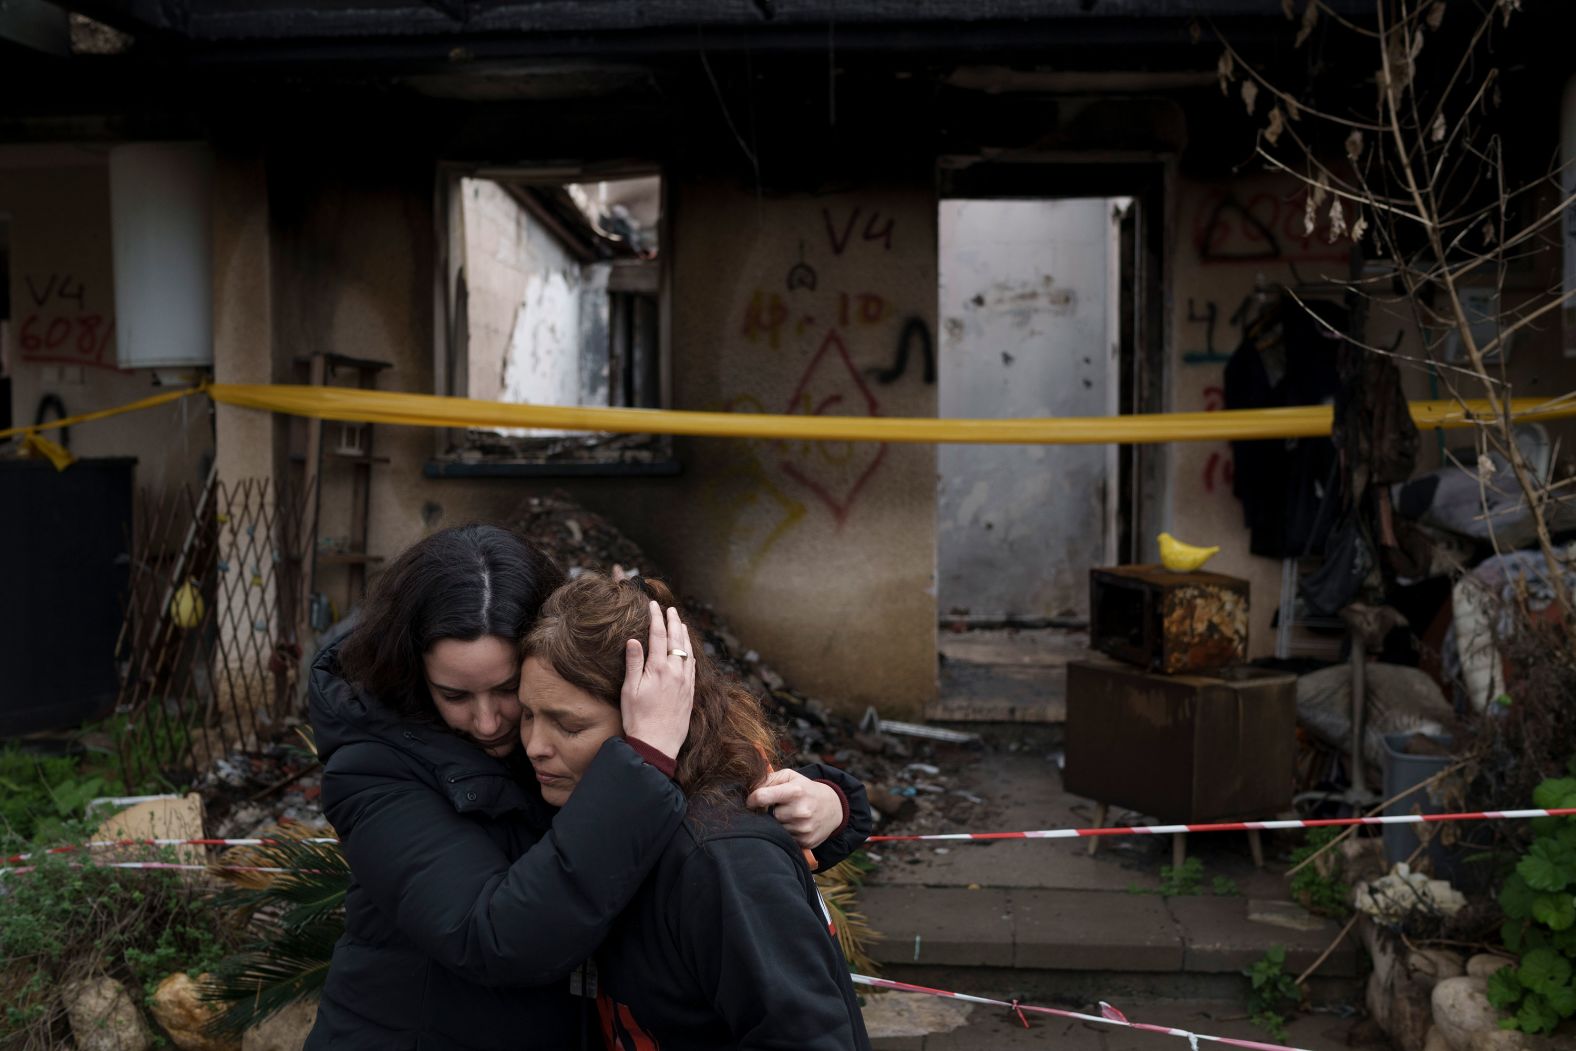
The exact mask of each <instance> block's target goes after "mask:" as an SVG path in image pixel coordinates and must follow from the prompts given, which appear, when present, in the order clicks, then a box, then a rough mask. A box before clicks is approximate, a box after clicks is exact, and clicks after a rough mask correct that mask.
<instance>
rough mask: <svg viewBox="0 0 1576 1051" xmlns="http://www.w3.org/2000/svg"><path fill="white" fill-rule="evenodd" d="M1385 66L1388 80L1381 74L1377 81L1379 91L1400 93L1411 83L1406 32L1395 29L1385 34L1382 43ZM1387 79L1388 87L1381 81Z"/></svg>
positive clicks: (1410, 47) (1409, 43) (1410, 56)
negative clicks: (1386, 88) (1388, 90)
mask: <svg viewBox="0 0 1576 1051" xmlns="http://www.w3.org/2000/svg"><path fill="white" fill-rule="evenodd" d="M1384 51H1385V65H1386V66H1388V67H1389V68H1388V70H1387V71H1386V72H1388V78H1387V77H1386V76H1385V75H1384V73H1383V72H1382V73H1381V75H1380V77H1379V79H1380V81H1381V84H1380V88H1381V90H1382V89H1383V88H1385V87H1388V88H1389V89H1390V90H1391V91H1394V92H1400V91H1403V90H1405V89H1406V86H1407V85H1408V84H1410V83H1412V72H1413V70H1412V58H1413V57H1414V52H1413V51H1412V41H1411V38H1409V37H1408V36H1407V35H1406V30H1405V29H1404V28H1402V27H1399V26H1398V27H1396V28H1394V29H1392V30H1390V31H1389V32H1388V33H1386V34H1385V41H1384ZM1386 79H1388V81H1389V83H1388V85H1386V84H1384V83H1383V81H1385V80H1386Z"/></svg>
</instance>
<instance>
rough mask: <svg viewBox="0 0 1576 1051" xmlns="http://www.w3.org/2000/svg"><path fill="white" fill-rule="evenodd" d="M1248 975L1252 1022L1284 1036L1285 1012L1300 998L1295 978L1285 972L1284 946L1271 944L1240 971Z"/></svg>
mask: <svg viewBox="0 0 1576 1051" xmlns="http://www.w3.org/2000/svg"><path fill="white" fill-rule="evenodd" d="M1242 973H1243V974H1245V975H1246V976H1247V978H1248V982H1249V983H1250V984H1249V989H1248V1014H1249V1015H1250V1016H1252V1020H1253V1024H1254V1025H1256V1026H1258V1027H1259V1028H1260V1029H1262V1030H1264V1031H1265V1032H1266V1033H1268V1034H1270V1035H1271V1036H1273V1037H1274V1038H1275V1039H1276V1040H1285V1039H1286V1015H1285V1014H1284V1013H1283V1012H1286V1011H1292V1010H1295V1009H1296V1007H1297V1005H1298V1004H1300V1003H1301V1002H1302V990H1301V989H1300V988H1299V987H1298V985H1297V980H1296V979H1295V978H1293V977H1292V976H1291V975H1289V974H1287V973H1286V946H1284V945H1271V946H1270V948H1269V951H1268V952H1266V953H1265V954H1264V955H1263V956H1261V957H1260V958H1259V959H1258V960H1257V961H1255V963H1254V964H1253V966H1252V967H1249V968H1248V969H1247V970H1246V971H1243V972H1242Z"/></svg>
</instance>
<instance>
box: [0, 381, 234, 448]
mask: <svg viewBox="0 0 1576 1051" xmlns="http://www.w3.org/2000/svg"><path fill="white" fill-rule="evenodd" d="M205 389H206V388H204V387H181V388H179V389H177V390H168V391H165V392H164V393H163V394H155V395H153V396H152V397H151V398H140V399H138V400H137V401H131V402H127V403H126V404H125V405H117V406H115V407H114V408H112V409H98V410H96V411H94V412H84V413H82V414H80V415H77V416H65V417H62V418H61V419H58V420H48V421H46V422H44V423H35V424H29V425H27V426H25V427H9V428H7V429H5V430H3V431H0V441H4V440H5V439H7V438H15V437H16V436H17V435H19V434H22V435H26V434H39V433H41V432H43V431H58V430H60V429H61V428H63V427H75V426H76V425H77V424H79V423H92V422H93V421H94V420H107V419H109V418H110V417H111V416H120V415H122V414H124V413H128V412H137V411H138V410H140V409H151V408H154V407H155V406H158V405H168V404H169V403H170V402H172V401H180V400H181V399H182V398H189V397H191V396H192V395H193V394H201V393H202V392H203V391H204V390H205Z"/></svg>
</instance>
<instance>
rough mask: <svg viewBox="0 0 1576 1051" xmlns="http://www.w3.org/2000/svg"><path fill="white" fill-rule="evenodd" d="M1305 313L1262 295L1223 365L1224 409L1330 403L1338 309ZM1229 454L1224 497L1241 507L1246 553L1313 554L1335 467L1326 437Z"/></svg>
mask: <svg viewBox="0 0 1576 1051" xmlns="http://www.w3.org/2000/svg"><path fill="white" fill-rule="evenodd" d="M1308 308H1309V310H1313V311H1314V312H1316V314H1317V318H1315V317H1313V316H1310V315H1309V313H1308V310H1304V309H1303V308H1302V307H1300V306H1297V305H1296V304H1288V303H1286V302H1285V301H1284V300H1283V298H1282V297H1281V296H1279V295H1273V296H1265V298H1264V303H1263V305H1262V306H1261V308H1260V309H1259V310H1258V311H1257V312H1256V313H1254V314H1253V315H1252V316H1250V317H1248V318H1245V319H1244V323H1243V336H1242V342H1241V343H1240V344H1239V345H1238V347H1237V349H1236V351H1235V352H1234V353H1233V354H1232V355H1231V358H1230V360H1228V361H1227V362H1226V369H1225V384H1224V386H1225V401H1226V408H1228V409H1266V408H1279V407H1282V406H1287V405H1325V404H1329V403H1330V402H1332V401H1333V400H1334V399H1335V397H1336V394H1337V393H1338V392H1339V390H1340V375H1339V372H1338V370H1337V367H1336V353H1335V352H1336V347H1337V346H1338V344H1339V340H1338V337H1336V336H1335V335H1334V334H1333V333H1331V332H1330V327H1333V328H1334V329H1335V330H1336V331H1337V332H1344V331H1346V324H1347V315H1346V311H1345V310H1344V309H1343V308H1341V307H1339V306H1337V305H1335V304H1333V303H1328V302H1323V301H1313V302H1310V303H1308ZM1327 326H1328V327H1327ZM1231 451H1232V459H1233V462H1234V466H1235V472H1236V473H1235V478H1234V481H1233V483H1232V492H1233V493H1234V494H1235V495H1236V497H1237V499H1238V500H1240V501H1242V511H1243V518H1244V521H1245V523H1246V525H1247V527H1248V530H1249V534H1250V537H1249V549H1250V550H1251V551H1252V552H1253V554H1255V555H1262V556H1265V557H1267V558H1288V557H1296V556H1299V555H1302V554H1304V553H1305V552H1307V551H1309V550H1317V549H1318V548H1319V547H1320V546H1321V545H1322V544H1323V542H1324V535H1323V533H1322V532H1321V530H1320V528H1319V522H1320V515H1319V509H1320V507H1321V505H1322V504H1323V502H1324V498H1325V496H1326V491H1327V488H1328V485H1329V481H1330V478H1331V476H1332V466H1333V464H1334V462H1335V450H1334V446H1333V445H1332V444H1331V442H1330V439H1328V438H1300V439H1299V438H1293V439H1284V440H1283V439H1275V440H1264V441H1252V442H1232V443H1231Z"/></svg>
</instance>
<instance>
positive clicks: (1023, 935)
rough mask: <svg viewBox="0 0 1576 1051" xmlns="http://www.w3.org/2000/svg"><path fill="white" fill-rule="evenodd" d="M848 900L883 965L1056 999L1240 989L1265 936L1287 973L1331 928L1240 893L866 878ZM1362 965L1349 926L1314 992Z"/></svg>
mask: <svg viewBox="0 0 1576 1051" xmlns="http://www.w3.org/2000/svg"><path fill="white" fill-rule="evenodd" d="M859 908H860V911H861V912H862V913H863V914H864V915H865V917H866V918H867V919H868V921H869V923H870V925H871V927H872V928H873V929H874V930H876V931H878V932H880V934H881V936H882V939H881V941H879V942H877V943H876V944H875V946H874V947H873V952H872V956H873V958H874V959H875V961H876V963H877V964H878V965H880V968H881V973H882V974H883V975H884V976H886V977H889V978H895V979H898V980H899V981H913V982H915V983H916V984H921V985H940V984H941V983H944V982H950V983H954V984H950V985H945V986H944V987H946V988H951V989H953V990H955V991H958V992H970V993H976V994H979V995H984V996H997V997H1005V998H1007V999H1011V998H1012V997H1018V998H1021V999H1028V998H1029V997H1030V996H1035V995H1038V996H1051V997H1054V998H1055V999H1056V1000H1058V1001H1061V1002H1066V1001H1068V1000H1069V999H1072V1000H1075V1001H1076V1000H1091V999H1095V1000H1097V999H1109V998H1110V997H1111V996H1114V995H1119V994H1124V993H1125V994H1128V995H1142V996H1145V997H1152V998H1161V999H1167V998H1170V999H1190V998H1198V997H1219V998H1230V997H1233V996H1241V995H1243V994H1244V993H1245V991H1246V980H1245V979H1244V978H1243V976H1242V972H1243V971H1244V970H1246V969H1247V968H1249V967H1251V966H1252V964H1253V963H1254V962H1255V961H1257V960H1259V959H1260V958H1261V957H1262V956H1263V955H1264V953H1265V951H1266V950H1267V949H1268V948H1269V946H1271V945H1283V946H1285V947H1286V950H1287V963H1286V969H1287V971H1288V972H1289V973H1291V974H1293V975H1296V974H1300V973H1301V972H1302V971H1303V970H1304V969H1305V968H1307V967H1308V966H1310V965H1311V964H1312V963H1313V962H1314V960H1316V959H1317V958H1318V957H1319V955H1320V954H1321V953H1323V952H1324V951H1325V949H1327V948H1328V947H1329V945H1330V943H1331V942H1332V941H1334V939H1335V937H1336V935H1337V933H1338V932H1339V930H1340V927H1339V925H1337V924H1335V923H1333V922H1331V921H1328V920H1324V921H1319V923H1318V925H1317V926H1316V927H1314V928H1313V929H1308V930H1292V929H1287V928H1285V927H1282V926H1274V925H1270V924H1266V923H1263V922H1259V921H1256V920H1253V919H1250V918H1249V914H1250V902H1249V899H1247V898H1245V897H1206V896H1198V897H1173V898H1163V897H1160V896H1159V895H1155V894H1142V893H1129V892H1125V891H1113V890H1066V889H1046V888H1032V887H987V886H977V887H957V886H951V887H923V886H901V885H874V886H866V887H864V888H863V889H862V890H861V891H860V896H859ZM1252 911H1255V912H1258V911H1261V910H1260V909H1259V908H1255V909H1254V910H1252ZM1361 967H1362V962H1361V951H1360V949H1359V947H1358V945H1357V942H1356V939H1355V938H1351V937H1348V938H1347V939H1346V940H1345V941H1344V942H1342V944H1341V945H1339V946H1338V947H1337V948H1336V949H1335V951H1334V952H1332V953H1331V954H1330V956H1329V958H1328V959H1326V960H1325V962H1324V964H1323V965H1322V966H1321V967H1320V970H1319V978H1318V981H1317V983H1315V984H1314V985H1313V987H1312V992H1313V993H1314V996H1315V999H1330V1000H1343V999H1346V1000H1350V999H1351V998H1353V997H1354V996H1355V997H1356V999H1357V1001H1358V1002H1360V999H1361V996H1360V994H1361V982H1360V975H1361Z"/></svg>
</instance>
